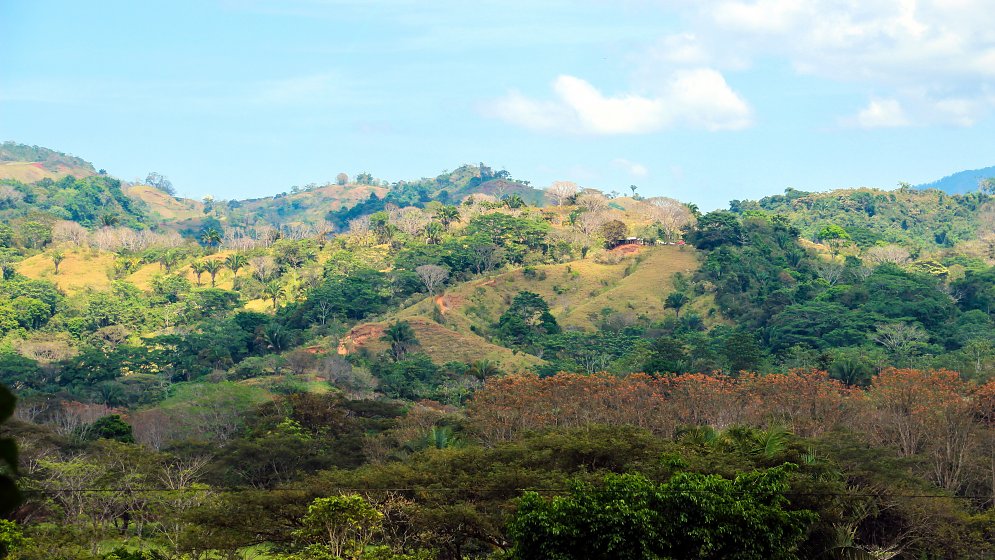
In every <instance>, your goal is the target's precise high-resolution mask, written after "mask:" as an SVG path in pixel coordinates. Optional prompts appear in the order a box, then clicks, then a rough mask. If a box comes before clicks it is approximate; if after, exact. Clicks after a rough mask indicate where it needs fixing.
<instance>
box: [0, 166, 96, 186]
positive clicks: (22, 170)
mask: <svg viewBox="0 0 995 560" xmlns="http://www.w3.org/2000/svg"><path fill="white" fill-rule="evenodd" d="M66 175H72V176H74V177H89V176H90V175H93V172H92V171H90V170H89V169H83V168H77V167H67V166H65V165H60V166H58V167H57V168H56V170H54V171H52V170H48V169H45V168H44V167H42V165H41V164H39V163H32V162H27V161H10V162H3V163H0V179H14V180H15V181H20V182H22V183H34V182H35V181H41V180H42V179H52V180H53V181H57V180H59V179H61V178H63V177H65V176H66Z"/></svg>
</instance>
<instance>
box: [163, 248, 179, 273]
mask: <svg viewBox="0 0 995 560" xmlns="http://www.w3.org/2000/svg"><path fill="white" fill-rule="evenodd" d="M178 262H180V256H179V255H178V254H177V253H176V251H166V252H165V253H163V254H162V255H160V256H159V266H160V267H161V268H164V269H166V274H169V273H171V272H173V267H174V266H176V263H178Z"/></svg>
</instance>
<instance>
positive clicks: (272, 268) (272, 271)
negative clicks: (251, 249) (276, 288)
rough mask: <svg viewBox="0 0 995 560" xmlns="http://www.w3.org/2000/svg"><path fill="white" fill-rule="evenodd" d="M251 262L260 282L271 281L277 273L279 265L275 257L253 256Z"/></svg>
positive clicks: (254, 273)
mask: <svg viewBox="0 0 995 560" xmlns="http://www.w3.org/2000/svg"><path fill="white" fill-rule="evenodd" d="M249 264H251V265H252V274H253V276H255V277H256V278H257V279H258V280H259V281H260V282H263V283H266V282H269V281H270V280H271V279H272V278H273V276H274V275H276V271H277V266H276V261H275V260H274V259H273V257H270V256H264V257H252V259H250V260H249Z"/></svg>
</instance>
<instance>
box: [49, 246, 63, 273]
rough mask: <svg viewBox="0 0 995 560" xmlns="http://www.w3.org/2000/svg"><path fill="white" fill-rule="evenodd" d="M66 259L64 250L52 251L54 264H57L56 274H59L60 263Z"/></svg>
mask: <svg viewBox="0 0 995 560" xmlns="http://www.w3.org/2000/svg"><path fill="white" fill-rule="evenodd" d="M65 259H66V255H64V254H63V253H62V251H56V252H54V253H52V264H54V265H55V274H56V275H58V274H59V265H60V264H62V261H64V260H65Z"/></svg>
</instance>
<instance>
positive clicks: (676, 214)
mask: <svg viewBox="0 0 995 560" xmlns="http://www.w3.org/2000/svg"><path fill="white" fill-rule="evenodd" d="M646 202H649V203H650V204H651V205H652V206H651V210H650V219H652V220H653V221H654V222H656V223H658V224H660V229H662V230H663V232H664V235H665V236H666V238H667V239H666V240H667V241H676V240H677V238H678V237H680V234H681V231H682V230H683V229H684V228H686V227H688V226H691V225H693V224H694V222H695V219H694V214H692V213H691V210H690V209H689V208H688V207H687V206H686V205H684V204H683V203H681V202H680V201H677V200H674V199H673V198H667V197H663V196H661V197H656V198H651V199H648V200H647V201H646Z"/></svg>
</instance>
